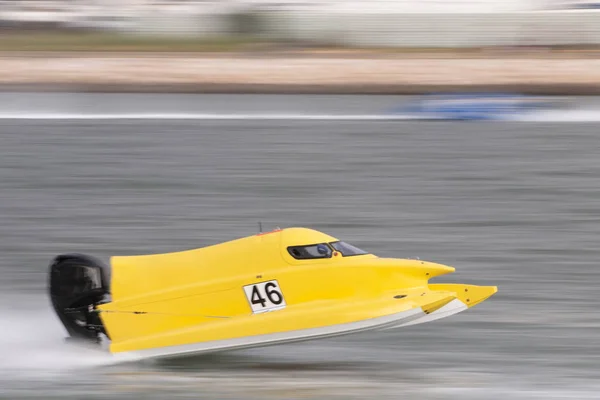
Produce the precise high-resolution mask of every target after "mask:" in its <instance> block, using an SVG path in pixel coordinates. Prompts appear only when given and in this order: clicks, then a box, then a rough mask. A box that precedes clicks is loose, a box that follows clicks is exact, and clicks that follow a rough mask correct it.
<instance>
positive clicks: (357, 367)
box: [0, 95, 600, 400]
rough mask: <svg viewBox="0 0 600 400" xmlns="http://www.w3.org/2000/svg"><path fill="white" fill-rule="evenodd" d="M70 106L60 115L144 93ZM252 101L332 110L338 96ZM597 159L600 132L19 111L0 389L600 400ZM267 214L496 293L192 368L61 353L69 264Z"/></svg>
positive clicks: (73, 98)
mask: <svg viewBox="0 0 600 400" xmlns="http://www.w3.org/2000/svg"><path fill="white" fill-rule="evenodd" d="M61 96H63V97H62V100H60V101H57V102H56V104H55V105H52V104H49V103H48V102H46V103H45V106H44V107H48V108H49V109H50V108H52V107H55V108H61V109H62V111H65V110H68V109H69V106H65V99H69V102H70V103H69V104H73V105H75V104H80V106H79V107H82V106H81V104H90V102H91V104H93V107H92V108H93V109H94V110H98V109H99V108H102V107H105V108H111V107H113V108H114V107H115V104H122V107H126V105H127V104H130V103H132V97H126V96H124V97H121V98H119V96H116V97H115V95H110V96H108V95H107V96H108V97H103V96H104V95H61ZM47 98H52V96H50V97H47ZM148 98H149V97H148V96H146V97H143V99H144V100H143V101H151V100H148ZM242 98H244V97H243V96H240V97H236V96H231V97H230V99H232V102H235V101H237V102H238V103H241V102H242V100H241V99H242ZM55 99H61V97H60V96H56V97H55ZM119 99H120V101H121V103H118V101H119ZM138 99H139V98H138ZM183 99H185V100H183ZM189 99H191V98H190V97H182V98H180V99H179V102H180V103H182V104H183V103H184V102H185V103H188V100H189ZM195 99H196V100H194V101H197V103H196V104H199V103H204V104H215V102H214V101H213V100H215V99H217V98H216V97H210V96H198V97H196V98H195ZM222 99H226V97H222ZM246 99H248V97H246ZM251 99H252V102H253V104H254V105H253V106H252V107H258V108H260V105H261V104H262V105H263V106H264V105H265V104H268V106H269V107H270V105H271V104H274V103H276V102H277V99H279V102H280V104H283V105H280V107H282V109H285V104H287V105H288V107H290V108H292V107H296V106H297V105H298V104H304V105H305V107H307V108H310V107H315V104H320V111H321V112H326V111H327V108H326V107H325V106H324V103H323V102H324V100H323V99H324V98H323V97H318V98H314V97H311V96H299V97H279V98H277V97H265V98H264V99H263V98H262V97H261V96H253V97H252V98H251ZM290 99H293V100H290ZM5 100H6V98H5ZM78 100H79V101H78ZM396 100H397V99H394V98H392V97H373V96H366V97H353V96H347V97H338V98H337V99H336V101H335V102H333V101H331V100H328V101H329V102H330V103H331V104H335V105H336V106H335V107H341V108H340V109H339V111H340V112H342V111H343V112H345V113H347V112H350V111H349V110H350V109H351V110H353V111H351V112H356V113H359V112H374V110H375V109H381V107H388V106H390V105H393V103H394V101H396ZM19 101H21V105H20V106H18V107H17V106H15V105H14V104H16V103H18V102H19ZM215 101H216V100H215ZM222 101H223V102H224V103H227V102H226V101H225V100H222ZM86 102H87V103H86ZM261 102H262V103H261ZM286 102H287V103H286ZM289 102H292V103H293V102H295V103H293V104H294V105H293V106H292V105H291V104H292V103H289ZM319 102H321V103H319ZM11 104H13V109H12V110H11V112H15V110H16V109H19V110H22V107H23V105H22V104H32V103H27V102H25V101H23V100H22V99H21V100H19V98H17V99H16V100H14V102H13V103H11ZM136 104H137V105H136V106H134V107H139V108H141V109H143V108H144V106H143V104H144V103H143V102H142V103H139V102H138V103H136ZM152 104H154V105H152V106H148V108H151V107H158V106H156V105H155V103H152ZM215 107H216V106H215ZM73 108H74V109H75V110H76V112H78V111H80V108H77V107H76V106H73ZM264 108H266V106H265V107H264ZM342 108H343V110H342ZM215 110H218V109H217V108H215ZM229 110H230V109H229ZM26 111H27V110H26ZM29 111H31V110H29ZM333 112H336V111H332V113H333ZM599 154H600V142H599V140H598V124H596V123H563V124H556V123H506V122H504V123H502V122H498V123H459V122H455V123H452V122H429V123H425V122H401V121H397V122H389V121H388V122H385V121H353V122H340V121H329V122H328V121H303V120H289V121H286V120H279V121H272V120H262V121H241V120H238V121H212V120H195V121H176V120H117V121H115V120H101V119H98V120H93V119H89V120H85V121H47V120H37V121H24V120H10V119H8V120H3V121H2V122H0V291H1V292H0V324H1V327H2V329H0V354H1V356H0V398H3V399H4V398H6V399H16V398H19V399H21V398H44V399H54V398H56V399H79V398H86V399H120V398H145V399H164V398H186V399H187V398H189V399H192V398H193V399H198V398H202V399H212V398H214V399H265V398H268V399H300V398H302V399H306V398H309V399H333V398H344V399H350V398H352V399H355V398H356V399H365V398H404V399H426V400H428V399H454V398H462V399H507V398H508V399H566V398H569V399H600V392H598V390H599V389H600V380H599V379H600V335H599V334H598V333H599V331H600V313H599V312H598V307H599V306H600V299H599V294H598V292H599V289H600V267H599V266H598V262H597V260H598V258H599V256H600V249H599V246H598V242H599V240H600V239H599V238H600V235H599V233H600V160H599V157H598V155H599ZM258 221H262V223H263V227H264V228H265V229H270V228H274V227H276V226H280V227H288V226H307V227H311V228H315V229H319V230H323V231H325V232H327V233H330V234H332V235H333V236H336V237H339V238H341V239H343V240H346V241H349V242H351V243H353V244H356V245H357V246H359V247H362V248H365V249H368V250H370V251H371V252H373V253H375V254H377V255H380V256H394V257H411V258H414V257H420V258H421V259H426V260H431V261H434V262H440V263H444V264H448V265H452V266H454V267H456V268H457V271H456V273H454V274H452V275H450V276H446V277H443V279H442V278H440V279H437V280H436V282H464V283H473V284H483V285H497V286H498V287H499V293H498V294H496V295H495V296H494V297H492V298H491V299H489V300H488V301H486V302H485V303H483V304H481V305H478V306H476V307H475V308H473V309H471V310H469V311H467V312H464V313H462V314H459V315H456V316H453V317H451V318H448V319H445V320H441V321H437V322H434V323H431V324H425V325H418V326H414V327H409V328H405V329H403V330H394V331H388V332H379V333H364V334H359V335H354V336H344V337H339V338H335V339H327V340H321V341H314V342H306V343H301V344H293V345H281V346H275V347H268V348H262V349H254V350H246V351H234V352H228V353H222V354H219V355H213V356H205V357H198V358H197V359H193V360H187V361H181V362H177V361H172V362H168V363H167V362H146V363H136V364H123V365H111V360H110V357H109V356H107V355H106V354H104V353H102V352H100V351H97V350H93V349H79V348H74V347H71V346H68V345H65V344H64V343H63V341H62V340H63V337H64V332H63V330H62V327H61V326H60V324H59V322H58V320H57V319H56V318H55V317H54V315H53V313H52V310H51V309H50V308H49V305H48V301H47V297H46V292H45V287H46V286H45V285H46V271H47V265H48V263H49V261H50V260H51V258H52V257H53V256H54V255H56V254H58V253H62V252H70V251H77V252H85V253H89V254H93V255H97V256H99V257H101V258H103V259H105V260H107V259H108V257H109V256H110V255H113V254H120V255H124V254H144V253H156V252H166V251H174V250H181V249H187V248H195V247H200V246H205V245H209V244H213V243H217V242H220V241H224V240H230V239H234V238H237V237H241V236H245V235H249V234H254V233H256V231H257V228H258Z"/></svg>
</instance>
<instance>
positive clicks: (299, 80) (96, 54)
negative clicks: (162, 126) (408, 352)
mask: <svg viewBox="0 0 600 400" xmlns="http://www.w3.org/2000/svg"><path fill="white" fill-rule="evenodd" d="M0 39H1V40H0V91H5V92H6V91H52V92H56V91H58V92H61V91H63V92H64V91H68V92H80V91H83V92H158V93H164V92H171V93H282V94H294V93H298V94H399V95H402V94H421V93H430V92H489V91H493V92H498V91H500V92H519V93H524V94H543V95H598V94H600V46H516V47H515V46H513V47H505V46H492V47H477V48H417V47H398V48H358V47H339V46H338V47H336V46H325V45H323V46H315V45H310V44H308V43H302V42H298V43H294V42H290V41H275V42H273V41H264V40H258V39H255V38H252V37H240V36H237V37H235V36H234V37H218V38H212V39H193V38H187V39H186V38H181V37H162V38H157V37H144V36H132V35H129V36H128V35H121V34H113V33H98V32H91V33H90V32H80V33H79V34H74V33H72V32H71V33H69V32H66V33H65V32H60V31H43V30H42V31H30V32H26V31H9V32H5V34H4V35H3V36H1V37H0Z"/></svg>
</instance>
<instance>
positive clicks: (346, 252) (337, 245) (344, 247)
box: [330, 241, 369, 257]
mask: <svg viewBox="0 0 600 400" xmlns="http://www.w3.org/2000/svg"><path fill="white" fill-rule="evenodd" d="M330 245H331V246H332V247H333V248H334V249H335V250H337V251H339V252H340V253H342V255H343V256H344V257H347V256H359V255H361V254H369V253H368V252H366V251H364V250H361V249H359V248H358V247H356V246H353V245H351V244H349V243H346V242H341V241H340V242H333V243H330Z"/></svg>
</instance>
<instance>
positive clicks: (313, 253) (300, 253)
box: [288, 243, 333, 260]
mask: <svg viewBox="0 0 600 400" xmlns="http://www.w3.org/2000/svg"><path fill="white" fill-rule="evenodd" d="M288 251H289V253H290V254H291V255H292V257H294V258H296V259H298V260H310V259H315V258H330V257H331V254H332V253H333V251H332V250H331V247H329V246H328V245H327V243H319V244H312V245H308V246H292V247H288Z"/></svg>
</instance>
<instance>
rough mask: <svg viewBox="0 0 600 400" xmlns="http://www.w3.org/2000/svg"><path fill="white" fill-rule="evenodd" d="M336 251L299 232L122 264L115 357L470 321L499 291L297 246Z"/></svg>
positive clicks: (112, 325) (108, 311)
mask: <svg viewBox="0 0 600 400" xmlns="http://www.w3.org/2000/svg"><path fill="white" fill-rule="evenodd" d="M335 242H337V239H335V238H333V237H331V236H328V235H325V234H323V233H321V232H317V231H313V230H310V229H304V228H290V229H284V230H277V231H274V232H271V233H268V234H261V235H255V236H250V237H247V238H242V239H238V240H234V241H231V242H226V243H222V244H219V245H215V246H210V247H206V248H202V249H196V250H189V251H183V252H177V253H170V254H159V255H149V256H132V257H113V258H112V259H111V267H112V278H111V295H112V301H111V302H109V303H106V304H102V305H100V306H98V307H97V308H98V311H99V312H100V318H101V319H102V323H103V324H104V327H105V329H106V331H107V334H108V336H109V337H110V339H111V343H110V351H111V352H112V353H115V355H118V356H120V357H123V358H132V359H136V358H145V357H173V356H181V355H185V354H195V353H200V352H208V351H219V350H224V349H231V348H241V347H251V346H263V345H267V344H274V343H281V342H289V341H297V340H308V339H313V338H317V337H327V336H332V335H341V334H348V333H352V332H357V331H363V330H368V329H391V328H397V327H402V326H408V325H413V324H417V323H423V322H429V321H432V320H435V319H439V318H444V317H447V316H449V315H452V314H455V313H457V312H461V311H464V310H466V309H468V308H470V307H472V306H474V305H476V304H478V303H480V302H482V301H483V300H485V299H487V298H488V297H490V296H491V295H493V294H494V293H496V291H497V289H496V287H493V286H490V287H482V286H472V285H454V284H429V280H430V279H431V278H434V277H436V276H440V275H443V274H447V273H451V272H453V271H454V268H452V267H448V266H444V265H440V264H434V263H430V262H425V261H420V260H405V259H386V258H379V257H376V256H374V255H372V254H362V253H361V254H356V255H352V256H345V255H344V252H343V251H337V250H333V251H331V253H330V254H329V256H328V257H324V258H315V259H302V258H300V259H299V258H296V257H295V256H294V252H293V248H294V246H309V245H314V244H320V243H324V244H330V243H335ZM319 246H320V245H319ZM328 246H330V250H332V249H334V247H333V246H331V245H328ZM290 249H291V250H290ZM309 249H312V247H311V248H309ZM319 249H320V251H324V248H319ZM301 250H302V249H301ZM325 250H326V251H330V250H327V249H325Z"/></svg>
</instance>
